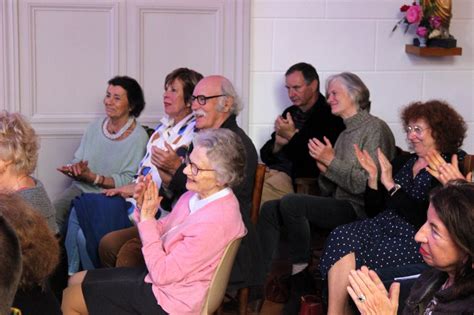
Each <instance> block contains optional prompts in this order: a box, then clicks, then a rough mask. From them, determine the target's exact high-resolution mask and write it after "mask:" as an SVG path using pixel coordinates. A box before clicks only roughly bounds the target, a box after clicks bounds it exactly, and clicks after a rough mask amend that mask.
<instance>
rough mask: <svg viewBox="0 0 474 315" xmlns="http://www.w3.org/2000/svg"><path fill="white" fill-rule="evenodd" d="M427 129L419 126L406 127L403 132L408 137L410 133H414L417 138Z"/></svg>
mask: <svg viewBox="0 0 474 315" xmlns="http://www.w3.org/2000/svg"><path fill="white" fill-rule="evenodd" d="M427 129H430V127H426V128H422V127H420V126H417V125H415V126H407V127H406V128H405V132H406V133H407V135H409V134H410V133H412V132H414V133H415V134H416V135H417V136H421V135H422V134H423V131H425V130H427Z"/></svg>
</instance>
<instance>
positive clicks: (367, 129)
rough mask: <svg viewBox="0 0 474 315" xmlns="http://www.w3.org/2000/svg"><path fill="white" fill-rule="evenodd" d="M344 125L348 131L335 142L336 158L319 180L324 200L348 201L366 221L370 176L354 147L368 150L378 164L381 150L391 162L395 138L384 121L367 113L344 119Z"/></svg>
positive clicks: (361, 111)
mask: <svg viewBox="0 0 474 315" xmlns="http://www.w3.org/2000/svg"><path fill="white" fill-rule="evenodd" d="M344 124H345V125H346V130H344V131H343V132H342V133H341V134H340V135H339V138H338V139H337V141H336V144H335V146H334V150H335V152H336V153H335V157H334V159H333V160H332V162H331V164H330V165H329V167H328V169H327V171H326V172H325V173H324V174H321V175H322V176H320V177H319V186H320V188H321V192H322V194H323V195H324V196H330V197H333V198H336V199H340V200H347V201H349V202H350V203H351V205H352V206H353V207H354V210H355V212H356V213H357V215H358V217H359V218H365V217H366V214H365V210H364V196H363V195H364V192H365V187H366V184H367V179H368V175H367V172H366V171H365V170H364V169H363V168H362V167H361V166H360V164H359V162H358V161H357V157H356V155H355V152H354V144H357V145H359V147H360V148H361V149H362V150H363V149H365V150H367V151H368V152H369V154H370V156H371V157H372V158H373V159H374V161H376V162H377V161H378V159H377V151H376V150H377V148H379V147H380V148H381V149H382V152H383V153H384V154H385V155H386V156H387V158H388V159H389V161H390V160H392V158H393V157H394V156H395V138H394V137H393V134H392V131H391V130H390V128H389V127H388V125H387V124H386V123H385V122H384V121H383V120H381V119H379V118H377V117H375V116H372V115H370V114H369V113H368V112H367V111H365V110H360V111H359V112H358V113H357V114H356V115H354V116H352V117H350V118H348V119H345V120H344Z"/></svg>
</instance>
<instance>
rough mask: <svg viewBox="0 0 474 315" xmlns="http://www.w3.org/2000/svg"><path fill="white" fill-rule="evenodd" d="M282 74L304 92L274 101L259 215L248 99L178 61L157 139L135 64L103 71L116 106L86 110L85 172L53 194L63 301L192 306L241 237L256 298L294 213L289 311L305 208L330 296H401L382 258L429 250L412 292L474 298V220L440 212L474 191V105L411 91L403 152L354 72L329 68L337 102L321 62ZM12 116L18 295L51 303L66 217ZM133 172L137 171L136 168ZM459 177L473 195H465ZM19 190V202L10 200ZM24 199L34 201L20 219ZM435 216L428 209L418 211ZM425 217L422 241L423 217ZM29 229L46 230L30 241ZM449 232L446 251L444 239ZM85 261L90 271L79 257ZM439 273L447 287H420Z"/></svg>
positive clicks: (306, 251)
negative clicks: (278, 110) (472, 234)
mask: <svg viewBox="0 0 474 315" xmlns="http://www.w3.org/2000/svg"><path fill="white" fill-rule="evenodd" d="M285 79H286V87H287V90H288V96H289V98H290V100H291V101H292V103H293V106H291V107H289V108H287V109H286V110H285V111H284V113H283V115H282V116H280V117H277V119H276V121H275V125H274V133H273V134H272V138H271V139H270V140H269V141H268V142H267V143H266V144H265V145H264V147H263V148H262V150H261V154H262V159H263V160H264V161H267V162H268V164H269V165H268V166H269V170H268V171H267V174H266V179H265V186H264V187H265V189H264V191H265V192H266V193H265V194H264V195H265V196H266V197H265V196H264V198H266V199H268V200H269V201H267V202H265V203H263V205H262V208H261V214H260V219H259V222H258V225H257V230H255V227H254V226H253V225H252V224H251V222H250V216H249V210H250V204H251V196H252V191H253V182H254V175H255V170H256V163H257V153H256V150H255V147H254V146H253V144H252V141H251V140H250V138H248V136H247V135H246V134H245V132H244V131H243V130H242V129H240V128H239V127H238V126H237V124H236V116H237V114H238V113H239V111H240V109H241V103H240V100H239V98H238V96H237V94H236V92H235V90H234V88H233V86H232V84H231V83H230V81H228V80H227V79H226V78H224V77H222V76H209V77H205V78H202V76H201V75H200V74H199V73H197V72H195V71H193V70H190V69H187V68H179V69H176V70H175V71H173V72H171V73H170V74H169V75H168V76H167V77H166V80H165V85H164V86H165V92H164V95H163V105H164V109H165V113H166V115H167V116H166V117H165V118H163V119H162V120H161V123H160V124H159V125H158V126H157V128H156V130H155V132H154V133H153V135H152V136H151V138H150V139H149V140H148V144H147V145H146V154H145V144H146V141H147V139H148V138H147V135H146V132H145V129H144V128H141V126H140V125H139V123H138V122H137V121H136V119H135V118H136V117H138V116H139V114H140V112H141V111H142V110H143V109H144V106H145V100H144V97H143V92H142V89H141V87H140V85H139V84H138V83H137V82H136V81H135V80H134V79H132V78H129V77H115V78H113V79H111V80H110V81H109V82H108V83H109V85H108V88H107V94H106V97H105V99H104V105H105V109H106V115H107V117H106V118H105V119H103V118H101V119H98V120H97V121H95V122H94V123H92V124H91V125H90V126H89V127H88V129H87V131H86V133H85V134H84V136H83V139H82V141H81V145H80V147H79V148H78V150H77V151H76V153H75V157H74V160H73V163H72V164H68V165H65V166H62V167H60V168H59V169H58V170H59V171H61V172H62V173H64V174H65V175H67V176H69V177H71V178H72V179H73V183H72V185H71V186H70V187H69V188H67V189H66V191H65V192H64V193H63V195H62V196H61V197H60V198H59V199H58V201H57V202H56V203H55V205H56V206H57V209H56V219H57V222H58V224H59V225H60V226H59V228H60V229H61V232H62V233H63V234H64V233H65V236H66V248H67V253H68V264H69V270H68V273H69V275H72V278H71V279H70V286H69V288H67V289H66V290H65V292H64V299H63V304H62V308H63V312H64V313H65V314H77V313H80V314H87V313H99V312H100V313H132V312H136V311H137V310H138V312H139V313H149V312H154V313H158V314H168V313H172V314H174V313H177V314H181V313H192V314H197V313H199V312H200V311H201V308H202V305H203V303H204V299H205V297H206V295H207V290H208V288H209V284H210V280H211V278H212V275H213V273H214V271H215V269H216V267H217V264H218V263H219V261H220V258H221V257H222V254H223V251H224V249H225V248H226V246H227V245H228V244H229V243H230V242H231V241H232V240H234V239H236V238H240V237H243V241H242V243H241V247H240V248H239V252H238V254H237V258H236V262H235V264H234V268H233V271H232V274H231V280H230V286H231V287H232V288H234V289H238V288H245V287H246V288H249V287H250V288H252V292H253V293H254V297H255V298H258V297H260V296H261V292H262V291H261V288H262V284H263V281H264V277H265V276H266V275H267V274H268V273H269V271H270V266H271V262H272V259H273V255H274V252H275V250H276V248H277V245H278V241H279V233H280V229H281V228H282V227H284V228H285V229H286V230H287V231H288V237H289V241H290V259H291V263H292V264H293V265H292V272H291V274H292V276H291V277H290V282H291V285H292V299H290V301H289V303H287V305H286V306H285V308H284V313H286V314H294V313H296V312H297V308H298V305H299V297H300V296H301V295H302V294H305V293H307V290H308V289H310V288H311V287H312V285H311V283H310V281H308V280H309V278H308V270H307V266H308V261H309V259H310V240H311V234H310V223H311V224H312V225H313V227H316V228H318V229H321V228H322V229H330V230H332V229H334V230H333V231H332V232H331V234H330V236H329V238H328V240H327V242H326V246H325V251H324V254H323V256H322V259H321V265H320V269H321V274H322V276H323V278H325V279H327V280H328V286H329V304H328V313H329V314H345V313H347V314H349V313H351V312H352V310H351V308H350V306H349V303H348V302H349V299H348V297H349V295H350V296H351V297H352V298H353V299H354V301H355V303H356V306H357V307H358V308H359V310H361V311H362V312H363V313H366V312H367V313H370V312H379V311H381V310H382V309H380V310H375V311H374V309H372V306H373V304H372V302H369V301H377V303H378V304H379V305H381V306H380V307H382V308H383V310H390V311H393V310H396V305H395V296H396V295H397V294H396V286H395V287H394V288H395V289H393V290H391V292H390V293H387V292H385V291H383V290H382V289H381V288H380V286H379V282H380V281H379V279H378V277H377V276H376V274H375V273H374V271H372V270H375V271H378V270H382V269H383V268H386V267H401V266H404V265H406V264H414V263H421V262H422V261H423V259H424V260H425V261H426V262H427V263H428V264H429V265H432V266H433V267H436V268H438V269H440V270H441V271H442V272H441V273H439V272H433V271H430V272H431V273H428V274H427V275H423V276H422V278H421V279H420V281H422V284H421V286H415V287H414V291H413V292H412V296H411V297H410V299H409V302H408V303H409V305H408V308H410V307H411V308H413V309H415V305H418V304H419V303H420V301H421V302H422V303H424V304H423V307H425V308H427V310H437V311H438V310H456V311H457V310H466V307H465V305H467V304H466V303H467V302H469V301H471V300H472V296H473V294H472V288H471V287H469V285H466V282H465V280H466V279H470V277H472V248H470V247H469V246H467V245H466V244H470V243H469V240H470V239H469V238H466V236H465V235H464V236H463V234H462V233H464V232H462V231H463V227H460V231H461V232H459V233H460V234H459V233H458V231H455V228H454V227H455V226H457V225H458V224H461V223H460V222H457V221H450V220H452V219H451V217H449V215H447V214H446V213H445V212H449V211H448V210H446V211H445V209H451V208H450V207H456V209H457V210H456V211H458V210H459V211H468V210H466V209H470V211H471V214H472V210H473V207H472V202H471V201H472V200H467V201H466V200H464V199H463V198H462V196H461V195H462V193H461V192H464V191H468V190H469V189H471V190H472V185H470V184H462V183H457V184H451V183H448V181H449V180H451V179H455V178H461V177H462V176H461V175H460V172H459V170H458V161H462V159H463V158H464V156H465V153H464V152H463V151H462V150H460V148H461V146H462V143H463V140H464V138H465V136H466V130H467V127H466V124H465V122H464V120H463V118H462V117H461V116H460V115H459V114H458V113H457V112H456V111H455V110H454V109H453V108H451V107H450V106H449V105H448V104H446V103H445V102H442V101H428V102H417V103H412V104H410V105H408V106H406V107H405V108H404V109H403V111H402V123H403V126H404V128H405V131H406V133H407V141H408V144H409V147H410V149H411V150H413V152H414V153H412V154H406V155H400V156H397V157H395V151H396V150H395V140H394V137H393V134H392V132H391V131H390V128H389V127H388V125H387V124H386V123H385V122H384V121H382V120H380V119H379V118H377V117H375V116H372V115H371V114H370V113H369V112H370V105H371V102H370V93H369V90H368V88H367V87H366V86H365V84H364V83H363V82H362V80H361V79H360V78H359V77H358V76H357V75H355V74H353V73H347V72H344V73H340V74H336V75H332V76H330V77H329V78H328V79H327V82H326V93H327V102H326V99H325V98H324V96H322V95H320V93H319V77H318V74H317V72H316V70H315V69H314V67H312V66H311V65H309V64H305V63H299V64H296V65H293V66H292V67H290V69H288V71H287V72H286V74H285ZM0 124H1V126H0V140H1V141H0V146H4V148H3V150H2V152H1V153H2V154H1V156H0V160H1V162H2V163H1V164H2V165H1V166H2V168H3V169H2V170H0V171H1V172H0V177H1V179H2V181H1V182H2V188H4V189H7V190H10V191H12V192H16V193H17V194H18V195H20V196H21V197H22V198H23V199H24V200H26V201H28V202H29V203H30V204H31V205H32V206H33V208H30V207H29V206H28V205H26V204H24V202H22V201H21V199H20V197H18V196H15V195H5V197H4V196H3V195H1V194H0V199H1V198H6V199H5V202H2V201H1V200H0V203H1V204H2V206H3V203H4V204H5V207H0V210H1V212H2V213H0V214H3V216H4V217H5V218H6V220H7V221H8V223H9V224H10V225H11V226H12V227H13V229H14V230H15V232H16V233H17V235H18V239H19V242H20V247H21V251H22V253H23V272H22V274H21V279H22V280H20V285H19V290H18V292H17V294H16V298H15V302H14V306H15V305H17V306H19V308H20V309H22V310H25V311H26V310H28V307H29V306H28V305H35V302H32V300H34V299H39V300H41V302H46V303H49V305H51V308H50V310H49V311H48V312H49V313H55V312H58V310H57V301H55V300H54V297H53V299H52V300H50V298H51V296H50V295H48V294H49V293H50V290H49V288H48V285H47V278H48V276H49V275H50V274H51V272H52V271H53V269H54V268H55V267H56V265H57V263H58V255H59V254H58V253H59V250H58V242H57V241H56V239H55V238H54V237H53V234H54V233H57V232H58V228H57V225H56V223H55V222H54V213H53V207H52V206H51V202H50V201H49V198H48V197H47V195H46V192H45V190H44V188H43V186H42V184H41V182H40V181H39V180H37V179H35V178H33V177H31V176H30V174H31V173H32V172H33V170H34V169H35V167H36V161H37V157H38V152H37V151H38V143H37V138H36V135H35V132H34V130H33V129H32V128H31V127H30V126H29V124H28V123H27V122H26V121H25V120H24V119H23V118H22V117H21V116H20V115H18V114H9V113H7V112H4V113H2V115H0ZM2 128H3V129H2ZM344 128H345V129H344ZM195 131H197V132H195ZM341 131H342V132H341ZM191 141H192V143H191ZM114 152H115V153H116V154H114ZM104 157H107V158H104ZM109 157H110V158H109ZM394 157H395V159H394ZM137 158H138V159H137ZM140 159H141V162H140V163H139V161H140ZM112 160H113V161H112ZM448 162H451V163H448ZM137 169H138V171H137ZM134 174H137V175H136V177H138V178H137V181H136V182H133V183H131V181H132V178H133V175H134ZM305 175H307V176H308V177H312V178H313V179H314V178H318V185H319V189H320V191H321V196H310V195H302V194H294V193H291V192H292V191H294V186H295V184H296V179H297V178H298V177H305ZM469 179H470V178H469ZM441 185H446V187H445V188H443V189H441V190H439V191H438V192H436V193H434V194H432V196H431V199H430V200H431V206H430V208H428V203H429V196H430V192H431V191H432V189H433V188H434V187H436V186H441ZM453 187H454V188H453ZM466 187H467V188H466ZM187 191H188V192H187ZM287 192H290V193H289V194H287ZM84 193H85V194H84ZM456 194H458V195H459V194H460V196H461V197H459V198H457V200H453V198H452V196H456ZM437 196H441V197H439V198H438V199H437ZM132 197H133V198H132ZM267 197H268V198H267ZM280 197H281V199H275V198H280ZM448 197H449V198H448ZM15 198H17V199H19V201H18V200H17V199H15ZM443 198H444V199H443ZM450 198H451V199H450ZM272 199H274V200H272ZM12 202H18V205H19V208H20V209H24V210H21V211H19V212H18V213H19V214H18V213H14V212H12V211H11V210H9V209H10V207H11V206H12ZM456 202H458V203H459V204H456ZM463 202H464V203H463ZM469 202H471V206H468V204H469ZM172 205H174V206H172ZM454 205H456V206H454ZM463 207H464V210H462V209H463ZM129 208H131V209H134V212H133V216H132V215H131V214H130V210H129ZM171 208H173V211H171ZM440 209H441V210H440ZM460 209H461V210H460ZM427 210H428V219H427V214H426V211H427ZM167 211H171V213H170V214H168V215H166V214H167ZM443 211H444V212H443ZM3 212H4V213H3ZM69 212H70V213H69ZM39 213H41V214H43V217H41V216H40V215H39ZM443 213H444V214H443ZM471 214H468V218H470V219H472V217H469V215H471ZM438 215H439V217H438ZM21 217H23V218H30V219H28V220H27V222H20V221H19V220H18V218H21ZM367 217H369V218H368V219H367ZM46 220H48V223H49V225H50V226H49V228H48V227H47V226H46V222H47V221H46ZM426 220H428V223H429V224H428V223H425V225H423V222H425V221H426ZM354 221H356V222H354ZM37 222H39V223H37ZM351 222H352V223H351ZM433 222H434V223H433ZM64 223H66V224H64ZM134 223H135V224H136V225H135V226H133V224H134ZM30 224H36V226H35V228H33V227H32V226H31V225H30ZM341 224H345V225H341ZM443 224H446V225H443ZM422 225H423V226H422ZM433 225H435V226H440V227H441V228H440V229H436V231H435V232H436V233H437V235H443V236H444V237H443V238H441V239H442V240H443V241H445V240H446V241H448V240H449V239H450V238H452V242H451V243H449V244H451V245H449V244H448V245H446V244H445V243H443V244H441V243H440V241H439V239H438V238H434V237H433V240H431V239H430V237H431V236H430V237H428V236H427V233H425V232H426V231H427V228H428V227H429V228H432V226H433ZM421 226H422V227H421ZM420 227H421V229H420V231H419V232H418V234H417V236H416V237H415V239H416V241H417V242H419V243H421V244H422V245H421V249H420V252H418V251H419V245H417V244H416V242H415V240H414V235H415V231H416V230H417V229H418V228H420ZM66 228H67V232H66ZM443 228H446V229H444V230H443ZM25 229H28V231H24V230H25ZM257 231H258V235H257ZM446 231H447V232H446ZM454 231H455V232H454ZM109 232H111V233H109ZM444 232H446V233H447V234H446V233H444ZM31 233H36V235H37V237H36V239H35V240H34V241H32V240H33V238H32V234H31ZM107 233H109V234H107ZM443 233H444V234H443ZM106 234H107V235H106ZM104 235H105V237H104ZM420 235H422V236H423V237H420ZM99 241H100V246H99ZM466 242H467V243H466ZM440 244H441V245H440ZM452 244H454V245H452ZM42 246H43V247H42ZM436 246H438V248H436ZM440 246H441V247H442V246H445V247H443V249H444V250H446V257H448V256H449V257H448V258H446V257H444V258H443V257H441V255H439V252H438V251H437V250H438V249H439V248H441V247H440ZM32 248H33V249H34V248H36V250H33V249H32ZM46 248H48V249H49V250H47V249H46ZM450 248H451V249H452V248H455V249H456V250H454V251H451V252H450V251H449V250H450ZM41 250H44V252H43V253H38V251H41ZM420 254H421V255H420ZM448 254H449V255H448ZM451 254H453V255H452V257H451V256H450V255H451ZM99 257H100V259H101V260H102V264H103V265H105V266H108V267H115V266H126V267H135V268H116V269H108V270H92V269H94V268H97V267H100V266H101V262H100V260H99ZM440 257H441V258H440ZM466 257H467V258H466ZM262 258H263V261H262ZM443 259H444V260H443ZM446 259H448V260H449V261H445V260H446ZM466 261H467V263H466ZM25 264H28V265H26V266H25ZM468 265H470V266H471V268H469V267H468ZM362 266H364V267H362ZM81 267H82V269H85V270H89V271H87V272H80V273H77V272H78V271H79V270H81ZM358 268H362V269H361V270H360V271H356V272H355V271H353V270H354V269H358ZM369 269H371V271H369ZM25 279H26V280H25ZM446 279H447V280H446ZM471 280H472V279H471ZM441 281H444V282H443V283H444V284H443V283H441ZM432 283H435V287H436V290H439V291H440V292H439V294H438V293H435V292H430V293H429V294H428V295H426V296H425V295H423V296H421V295H420V294H421V293H420V292H421V290H422V289H423V288H425V285H428V284H430V285H431V284H432ZM438 284H439V286H438ZM374 287H377V288H378V289H377V290H374V289H373V288H374ZM346 288H347V291H346ZM367 288H369V289H370V290H367ZM417 290H418V291H417ZM462 290H464V291H462ZM448 291H449V292H448ZM451 291H452V292H451ZM461 291H462V292H463V293H461ZM348 292H349V295H348ZM416 292H418V293H416ZM433 294H434V295H433ZM387 295H388V298H387V297H386V296H387ZM397 298H398V296H397ZM295 301H296V303H295ZM452 301H455V302H452ZM456 301H462V302H459V303H456ZM464 301H466V303H464ZM428 302H429V303H428ZM38 303H39V304H38V305H41V303H40V302H38ZM397 303H398V301H397ZM453 303H454V304H453ZM438 305H440V306H438ZM453 305H454V306H453ZM417 307H418V306H417Z"/></svg>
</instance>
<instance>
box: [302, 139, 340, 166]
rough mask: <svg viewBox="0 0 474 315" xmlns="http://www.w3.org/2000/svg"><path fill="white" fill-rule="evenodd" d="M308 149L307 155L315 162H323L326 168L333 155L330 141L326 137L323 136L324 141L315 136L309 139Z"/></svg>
mask: <svg viewBox="0 0 474 315" xmlns="http://www.w3.org/2000/svg"><path fill="white" fill-rule="evenodd" d="M308 149H309V155H310V156H311V157H312V158H313V159H315V160H316V162H319V163H320V164H323V165H324V166H325V167H326V168H327V167H328V166H329V164H331V162H332V160H333V159H334V156H335V151H334V149H333V147H332V144H331V141H329V139H328V138H326V137H324V143H322V142H321V141H319V140H318V139H316V138H313V139H309V141H308ZM320 169H321V168H320Z"/></svg>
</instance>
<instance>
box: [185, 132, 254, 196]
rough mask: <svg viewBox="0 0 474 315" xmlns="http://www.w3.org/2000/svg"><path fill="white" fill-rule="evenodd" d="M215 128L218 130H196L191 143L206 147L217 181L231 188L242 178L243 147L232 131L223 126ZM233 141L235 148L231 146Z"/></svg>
mask: <svg viewBox="0 0 474 315" xmlns="http://www.w3.org/2000/svg"><path fill="white" fill-rule="evenodd" d="M217 130H218V132H215V131H212V130H202V131H200V132H198V133H197V134H196V135H195V137H194V139H193V145H194V146H195V147H203V148H206V150H207V157H208V158H209V161H210V163H211V165H212V168H213V169H214V170H215V171H216V177H217V180H218V181H219V182H221V183H223V184H225V185H227V186H228V187H231V188H232V187H236V186H237V185H238V184H240V183H241V182H242V180H243V178H244V168H245V148H244V147H243V144H242V141H241V140H240V138H239V137H238V136H237V135H236V134H235V133H234V132H232V131H230V130H228V129H223V128H221V129H217ZM233 143H236V146H237V147H236V148H234V147H232V146H231V144H233ZM236 149H237V150H236ZM242 152H243V153H244V154H242Z"/></svg>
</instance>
